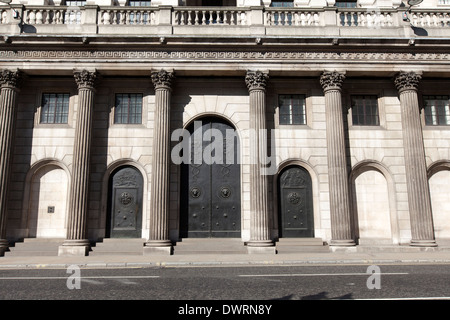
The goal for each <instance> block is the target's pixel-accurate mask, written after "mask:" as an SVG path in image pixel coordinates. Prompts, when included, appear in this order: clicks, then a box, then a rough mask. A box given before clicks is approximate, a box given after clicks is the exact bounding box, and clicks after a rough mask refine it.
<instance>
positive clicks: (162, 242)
mask: <svg viewBox="0 0 450 320" xmlns="http://www.w3.org/2000/svg"><path fill="white" fill-rule="evenodd" d="M151 78H152V82H153V85H154V87H155V120H154V123H155V128H154V135H153V153H152V179H151V189H150V203H151V206H150V233H149V238H148V240H147V242H146V243H145V246H144V254H151V253H168V254H171V253H172V242H171V241H170V239H169V169H170V95H171V83H172V80H173V78H174V73H173V72H169V71H166V70H161V71H155V72H152V74H151Z"/></svg>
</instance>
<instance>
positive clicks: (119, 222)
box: [106, 166, 143, 238]
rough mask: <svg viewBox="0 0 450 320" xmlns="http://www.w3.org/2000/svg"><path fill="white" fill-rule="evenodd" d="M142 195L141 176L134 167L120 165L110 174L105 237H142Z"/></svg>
mask: <svg viewBox="0 0 450 320" xmlns="http://www.w3.org/2000/svg"><path fill="white" fill-rule="evenodd" d="M142 195H143V178H142V175H141V173H140V172H139V171H138V170H137V169H136V168H134V167H131V166H125V167H120V168H118V169H117V170H115V171H114V172H113V173H112V174H111V176H110V180H109V197H108V198H109V199H108V208H109V210H108V219H107V226H106V235H107V237H110V238H141V237H142Z"/></svg>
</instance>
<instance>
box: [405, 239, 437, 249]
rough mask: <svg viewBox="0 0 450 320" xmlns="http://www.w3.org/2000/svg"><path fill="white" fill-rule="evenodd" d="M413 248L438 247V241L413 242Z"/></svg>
mask: <svg viewBox="0 0 450 320" xmlns="http://www.w3.org/2000/svg"><path fill="white" fill-rule="evenodd" d="M409 245H410V246H411V247H437V246H438V245H437V243H436V240H434V239H431V240H411V242H410V244H409Z"/></svg>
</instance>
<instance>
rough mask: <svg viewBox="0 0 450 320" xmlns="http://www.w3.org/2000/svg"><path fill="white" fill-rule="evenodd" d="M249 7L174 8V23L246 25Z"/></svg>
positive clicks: (180, 24) (182, 24) (189, 24)
mask: <svg viewBox="0 0 450 320" xmlns="http://www.w3.org/2000/svg"><path fill="white" fill-rule="evenodd" d="M248 11H249V9H242V8H235V7H232V8H222V7H220V8H219V7H210V8H206V7H195V8H193V7H177V8H174V12H173V13H174V14H173V19H172V24H173V25H178V26H185V25H187V26H194V25H195V26H200V25H201V26H206V25H207V26H223V25H230V26H236V25H246V24H247V22H248V19H247V15H248Z"/></svg>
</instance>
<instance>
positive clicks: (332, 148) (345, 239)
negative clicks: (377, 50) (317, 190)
mask: <svg viewBox="0 0 450 320" xmlns="http://www.w3.org/2000/svg"><path fill="white" fill-rule="evenodd" d="M344 79H345V76H344V75H343V74H342V73H339V72H336V71H333V72H324V73H323V74H322V75H321V77H320V84H321V85H322V88H323V91H324V94H325V109H326V111H325V114H326V115H325V117H326V125H327V155H328V156H327V158H328V183H329V190H330V214H331V217H330V218H331V243H330V245H334V246H354V245H355V241H354V239H353V236H352V226H351V215H350V200H349V186H348V170H347V160H346V155H345V134H344V119H343V110H342V98H341V87H342V83H343V82H344Z"/></svg>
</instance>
